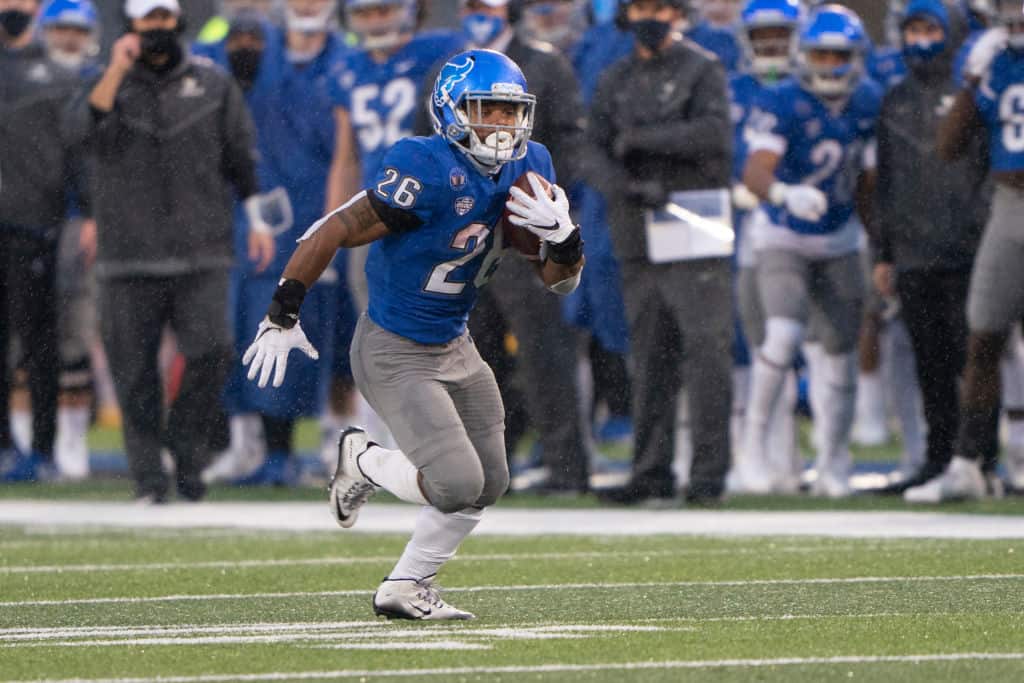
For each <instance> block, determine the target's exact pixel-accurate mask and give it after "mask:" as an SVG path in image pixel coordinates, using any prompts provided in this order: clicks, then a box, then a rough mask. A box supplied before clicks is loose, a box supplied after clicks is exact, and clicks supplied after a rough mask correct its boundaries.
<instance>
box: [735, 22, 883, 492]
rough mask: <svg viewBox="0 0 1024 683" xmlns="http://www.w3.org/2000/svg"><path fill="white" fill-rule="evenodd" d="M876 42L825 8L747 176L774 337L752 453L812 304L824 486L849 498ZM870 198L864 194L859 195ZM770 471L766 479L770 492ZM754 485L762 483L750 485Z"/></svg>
mask: <svg viewBox="0 0 1024 683" xmlns="http://www.w3.org/2000/svg"><path fill="white" fill-rule="evenodd" d="M866 46H867V39H866V35H865V33H864V28H863V26H862V24H861V21H860V19H859V18H858V16H857V15H856V14H855V13H853V12H852V11H850V10H849V9H846V8H844V7H842V6H839V5H822V6H820V7H818V8H816V9H815V10H814V11H813V12H812V13H811V15H810V16H809V17H808V19H807V21H806V23H805V25H804V27H803V28H802V29H801V31H800V39H799V48H798V52H797V68H796V77H795V78H792V79H788V80H786V81H784V82H783V83H781V84H780V85H779V86H778V87H777V88H775V89H773V90H772V91H770V92H769V93H767V94H766V96H765V97H764V98H763V99H762V100H761V103H760V105H759V112H755V113H754V114H753V115H752V124H751V126H750V127H749V128H750V130H751V137H750V141H749V149H750V157H749V160H748V161H747V164H746V167H745V169H744V174H743V183H744V185H746V186H747V188H749V189H750V191H751V192H753V193H754V194H755V195H757V196H758V197H760V198H761V199H762V200H763V202H764V203H763V204H762V207H761V209H760V211H759V214H758V216H757V218H756V219H755V220H754V222H753V225H752V226H751V233H752V238H753V244H754V249H755V250H756V251H757V269H758V270H757V277H758V287H759V289H760V292H761V299H762V303H763V306H764V313H765V317H766V323H765V339H764V343H763V344H761V346H760V347H759V348H758V349H757V353H756V357H755V360H754V368H753V372H752V377H751V391H750V403H749V405H748V407H747V426H746V430H745V434H744V448H743V459H744V462H745V463H748V464H749V465H750V468H751V471H753V472H757V470H758V466H759V465H760V467H761V468H762V473H764V468H765V463H766V449H767V447H768V446H767V443H766V439H767V435H768V434H767V425H768V420H769V417H770V416H771V413H772V410H773V409H774V407H775V404H776V402H777V401H778V400H779V395H780V393H781V391H782V388H783V385H784V383H785V378H786V373H787V372H788V370H789V368H790V365H791V364H792V362H793V358H794V356H795V354H796V351H797V349H798V347H799V345H800V343H801V341H802V339H803V337H804V333H805V331H806V328H807V320H808V316H809V314H810V311H811V309H812V308H813V309H814V310H815V312H816V313H820V314H821V315H822V316H823V320H822V324H821V325H820V330H819V334H820V337H821V342H822V346H823V348H824V350H825V354H824V357H823V358H822V360H821V371H822V373H823V376H822V379H823V382H822V385H823V387H824V392H825V396H823V397H822V401H821V404H822V405H823V407H824V414H823V415H819V416H817V418H818V419H820V420H823V423H822V429H821V439H820V443H819V444H818V454H817V460H816V468H817V472H818V478H817V481H816V482H815V485H814V489H813V492H814V493H816V494H819V495H827V496H830V497H839V496H844V495H847V494H848V493H849V481H848V478H849V469H850V456H849V451H848V441H849V434H850V426H851V422H852V420H853V410H854V401H855V396H856V370H857V367H856V359H855V357H854V353H853V351H854V348H855V346H856V342H857V333H858V328H859V324H860V316H861V307H862V302H863V297H864V282H863V276H862V273H861V268H860V263H859V257H858V249H859V247H860V244H861V242H862V234H861V232H862V231H861V229H860V226H859V224H858V223H857V221H856V220H855V219H854V210H855V205H859V208H860V211H859V213H860V214H861V217H862V218H863V219H864V220H865V223H870V221H869V219H870V216H868V215H866V214H867V213H868V212H867V208H868V203H869V202H868V201H867V198H868V197H870V191H871V184H872V182H873V181H872V169H873V167H874V160H873V156H874V155H873V136H874V128H875V122H876V119H877V117H878V111H879V106H880V102H881V95H882V93H881V90H880V88H879V87H878V86H877V85H876V84H875V83H873V82H872V81H870V80H869V79H867V78H865V77H864V75H863V57H864V52H865V49H866ZM858 200H861V201H858ZM771 474H772V473H770V472H767V473H766V475H767V476H758V477H756V481H757V483H759V484H760V485H761V486H762V487H763V488H766V489H768V490H770V487H771V479H772V478H771ZM748 488H754V487H748Z"/></svg>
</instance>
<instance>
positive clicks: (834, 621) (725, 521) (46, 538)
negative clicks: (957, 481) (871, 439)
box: [0, 498, 1024, 683]
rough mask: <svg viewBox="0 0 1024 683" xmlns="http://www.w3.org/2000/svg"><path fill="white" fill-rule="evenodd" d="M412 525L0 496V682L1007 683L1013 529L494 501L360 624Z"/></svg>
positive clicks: (1019, 549)
mask: <svg viewBox="0 0 1024 683" xmlns="http://www.w3.org/2000/svg"><path fill="white" fill-rule="evenodd" d="M414 514H415V508H413V507H412V506H405V505H395V504H378V503H372V504H371V505H369V506H367V508H366V509H365V511H364V515H365V516H364V517H361V518H360V523H359V525H358V526H357V529H359V531H358V532H356V533H351V532H344V531H341V530H339V529H337V528H336V527H334V528H332V524H333V522H332V521H331V520H330V517H329V514H328V513H327V510H326V507H325V505H324V504H323V503H322V502H318V503H312V502H299V501H291V502H279V503H254V502H214V503H203V504H199V505H183V504H172V505H169V506H166V507H155V508H154V507H148V508H146V507H138V506H134V505H131V504H128V503H110V502H93V501H75V500H63V501H51V502H46V501H32V500H21V499H11V498H5V499H3V500H0V586H2V588H3V590H2V591H0V680H2V681H25V682H27V681H33V682H38V681H70V680H81V681H89V682H91V683H98V682H99V681H112V682H117V683H130V682H133V681H137V682H138V683H167V682H170V681H177V682H179V683H221V682H223V681H312V680H366V681H374V682H375V683H376V682H378V681H409V680H426V681H488V682H490V681H551V682H554V681H595V682H598V681H600V682H603V681H608V682H613V681H614V682H615V683H620V682H621V681H622V680H629V681H659V682H661V681H666V682H667V681H691V680H692V681H748V680H758V681H822V680H840V679H842V680H868V681H889V680H895V679H898V680H900V681H921V682H922V683H935V682H937V681H967V680H982V679H983V680H986V681H1007V682H1009V681H1020V680H1024V638H1022V637H1021V633H1024V611H1022V610H1021V598H1022V596H1024V560H1022V557H1024V517H1021V516H1019V515H1015V514H997V515H993V514H950V513H948V512H939V511H920V512H904V511H898V510H892V511H882V512H869V511H858V510H833V511H827V510H826V511H768V512H758V511H751V510H719V511H685V510H673V511H652V510H631V511H617V510H607V509H551V510H542V509H527V508H522V507H510V508H508V509H503V508H502V507H501V506H498V507H497V508H495V509H493V510H491V511H489V512H488V515H487V516H486V517H485V519H486V520H487V522H486V523H485V524H482V525H481V528H480V531H481V533H480V534H477V535H474V536H473V537H471V538H470V539H469V540H468V541H467V542H466V543H465V545H464V546H463V549H462V551H461V552H460V553H459V555H458V556H457V557H456V559H455V560H453V561H452V562H451V563H450V565H449V566H448V567H447V568H446V569H445V570H444V572H443V573H442V576H441V581H442V584H443V585H444V586H445V587H446V588H447V590H446V594H447V596H448V598H449V599H450V600H452V601H453V602H454V603H456V604H458V605H459V606H462V607H465V608H466V609H470V610H472V611H474V612H475V613H476V614H477V615H478V619H477V620H475V621H472V622H466V623H460V624H415V623H398V622H387V621H385V620H378V619H375V618H374V617H373V615H372V612H371V611H370V609H369V598H370V595H371V594H372V591H373V589H374V588H375V587H376V585H377V583H378V582H379V581H380V578H381V577H382V576H384V575H385V574H386V573H387V571H388V570H389V569H390V567H391V565H392V564H393V562H394V559H395V558H396V557H397V555H398V553H400V552H401V548H402V546H403V545H404V543H405V540H406V534H405V532H407V530H408V529H410V528H411V520H412V517H413V515H414ZM538 530H544V531H545V532H546V533H545V534H543V535H540V534H537V533H536V532H537V531H538ZM669 531H671V533H668V532H669ZM399 532H402V533H399ZM983 539H984V540H983Z"/></svg>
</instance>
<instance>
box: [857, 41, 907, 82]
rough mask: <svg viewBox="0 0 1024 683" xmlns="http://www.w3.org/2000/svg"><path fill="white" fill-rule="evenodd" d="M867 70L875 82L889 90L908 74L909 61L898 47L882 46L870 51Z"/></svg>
mask: <svg viewBox="0 0 1024 683" xmlns="http://www.w3.org/2000/svg"><path fill="white" fill-rule="evenodd" d="M867 70H868V75H869V76H871V78H872V79H873V80H874V81H875V83H878V85H880V86H882V88H883V89H884V90H888V89H889V88H891V87H892V86H894V85H896V84H897V83H899V82H900V81H902V80H903V78H904V77H905V76H906V75H907V63H906V62H904V61H903V53H902V52H900V51H899V50H897V49H896V48H894V47H880V48H876V49H874V50H872V51H871V52H870V53H868V58H867Z"/></svg>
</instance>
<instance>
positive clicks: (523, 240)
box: [501, 171, 551, 259]
mask: <svg viewBox="0 0 1024 683" xmlns="http://www.w3.org/2000/svg"><path fill="white" fill-rule="evenodd" d="M531 173H532V174H533V175H535V176H537V179H538V180H540V184H541V186H542V187H543V188H544V189H545V190H546V191H547V193H548V195H549V196H551V183H549V182H548V181H547V180H546V179H545V178H544V177H543V176H541V175H538V174H536V173H533V171H527V172H526V173H524V174H522V175H521V176H519V177H518V178H516V182H515V183H513V185H514V186H515V187H518V188H519V189H520V190H522V191H523V192H525V193H526V194H528V195H530V196H531V197H532V196H533V188H532V187H531V186H530V181H529V179H528V176H529V175H530V174H531ZM509 197H510V198H511V195H509ZM509 213H510V212H509V210H508V209H505V213H504V214H502V216H501V234H502V243H503V244H504V245H505V246H506V247H509V248H512V249H515V250H516V251H518V252H519V253H520V254H522V255H523V256H526V257H527V258H530V259H539V258H540V238H539V237H537V236H536V235H534V234H533V233H532V232H530V231H529V230H527V229H526V228H522V227H519V226H518V225H516V224H515V223H512V222H511V221H510V220H508V216H509Z"/></svg>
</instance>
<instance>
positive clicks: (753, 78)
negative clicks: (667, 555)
mask: <svg viewBox="0 0 1024 683" xmlns="http://www.w3.org/2000/svg"><path fill="white" fill-rule="evenodd" d="M802 15H803V11H802V9H801V7H800V3H799V2H798V0H750V2H748V3H747V4H746V6H745V7H744V8H743V11H742V13H741V15H740V28H739V31H738V35H739V43H740V47H741V49H742V51H743V52H742V54H743V60H742V66H741V71H740V72H739V73H737V74H736V75H734V76H732V78H730V79H729V92H730V100H731V102H732V121H733V126H734V135H733V183H734V184H733V204H734V206H735V209H736V214H735V220H734V222H735V225H736V234H737V236H738V238H739V244H738V247H737V250H736V251H737V256H736V262H737V263H736V265H737V271H736V300H737V305H738V309H739V316H740V320H741V323H742V326H743V336H744V337H745V338H746V342H747V343H748V344H750V345H752V346H754V347H758V346H760V345H761V344H762V343H763V342H764V312H763V310H762V308H761V295H760V293H759V291H758V288H757V274H756V268H755V264H756V256H755V253H754V249H753V247H752V246H751V240H750V239H745V235H744V225H745V224H746V223H748V222H749V220H750V219H751V217H752V216H753V213H752V212H753V211H754V210H755V209H757V207H758V205H759V204H760V203H761V200H760V198H759V197H757V196H756V195H755V194H753V193H752V192H751V191H750V190H749V189H747V187H746V186H745V185H744V184H743V182H742V178H743V167H744V165H745V164H746V161H747V154H748V149H747V137H748V134H747V124H748V123H749V120H750V114H751V112H752V111H753V109H754V106H755V104H756V103H757V101H758V99H759V98H761V97H763V96H764V95H765V93H766V92H767V91H768V89H769V88H771V87H772V86H773V85H775V84H777V83H778V82H779V81H780V80H782V79H784V78H786V77H787V76H789V75H790V72H791V71H792V70H793V59H794V57H795V55H796V46H797V31H798V28H799V25H800V19H801V17H802ZM787 374H788V376H787V381H786V387H785V399H784V400H780V401H777V402H776V404H775V407H774V409H773V411H772V416H771V418H770V419H769V424H770V426H769V428H768V430H769V433H770V436H769V439H770V441H771V444H772V446H771V448H770V449H769V451H768V456H769V457H770V458H771V459H772V461H773V464H772V465H771V466H770V467H769V469H770V470H771V471H772V473H773V475H774V479H775V482H776V485H773V489H774V490H775V491H776V492H777V493H784V492H791V493H792V492H795V488H796V487H797V486H798V485H799V479H798V475H799V472H800V469H802V467H798V466H797V463H796V458H795V455H796V439H795V430H796V425H795V422H794V415H793V407H794V403H795V402H796V382H795V377H794V376H793V373H792V372H790V373H787ZM749 385H750V367H749V365H739V364H737V367H736V368H735V369H734V370H733V420H734V425H733V430H734V431H733V436H734V439H733V443H735V444H736V445H737V450H739V448H738V447H739V446H740V445H742V443H743V438H742V437H743V432H742V429H743V422H744V420H745V412H746V403H747V398H748V394H749V388H750V387H749ZM734 461H735V462H736V463H737V464H738V467H737V468H736V469H735V470H734V472H735V473H734V475H733V476H731V477H730V479H729V488H730V490H732V491H735V492H737V493H742V492H744V491H745V489H744V488H743V486H744V485H745V482H744V481H743V477H742V476H740V475H739V473H740V472H741V470H742V469H743V465H742V463H743V456H742V453H737V457H736V458H735V459H734ZM747 481H749V477H748V478H747ZM755 490H757V486H756V484H755Z"/></svg>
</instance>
